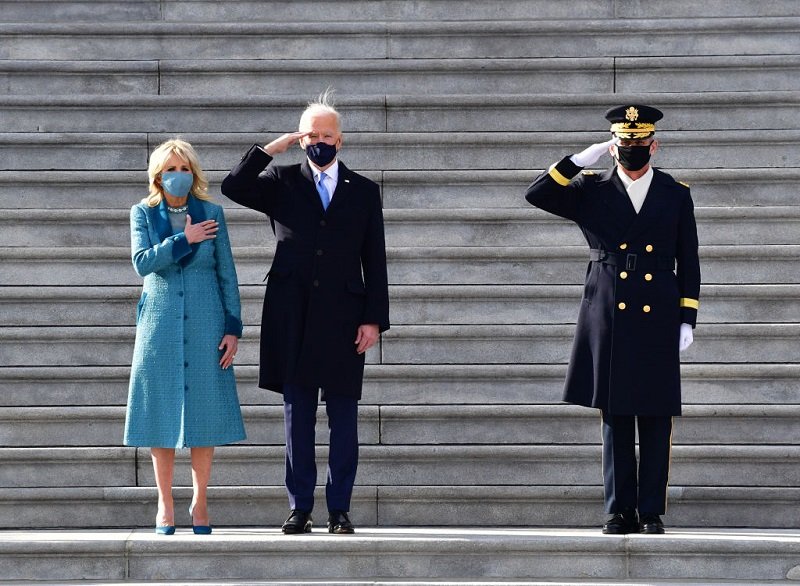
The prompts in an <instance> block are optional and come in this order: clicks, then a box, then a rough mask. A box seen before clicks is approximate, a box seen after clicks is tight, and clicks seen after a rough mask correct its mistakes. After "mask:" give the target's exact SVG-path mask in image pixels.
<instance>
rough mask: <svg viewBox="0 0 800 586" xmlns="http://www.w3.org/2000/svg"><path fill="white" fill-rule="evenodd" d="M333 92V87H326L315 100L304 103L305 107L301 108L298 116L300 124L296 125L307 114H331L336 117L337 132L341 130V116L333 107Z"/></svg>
mask: <svg viewBox="0 0 800 586" xmlns="http://www.w3.org/2000/svg"><path fill="white" fill-rule="evenodd" d="M335 92H336V90H335V89H333V88H332V87H328V88H326V89H325V91H324V92H322V93H321V94H320V95H319V96H318V97H317V99H316V100H312V101H310V102H309V103H308V105H306V109H305V110H303V114H302V115H301V116H300V124H299V125H298V126H302V125H303V120H304V119H305V118H306V117H308V116H314V115H316V114H333V116H335V117H336V126H337V128H338V129H339V132H341V131H342V117H341V116H340V115H339V112H338V111H337V110H336V108H335V107H334V101H333V94H334V93H335Z"/></svg>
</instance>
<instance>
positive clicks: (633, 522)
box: [603, 511, 639, 535]
mask: <svg viewBox="0 0 800 586" xmlns="http://www.w3.org/2000/svg"><path fill="white" fill-rule="evenodd" d="M638 532H639V519H637V518H636V511H626V512H624V513H614V514H613V515H611V517H609V518H608V521H606V522H605V524H604V525H603V533H605V534H606V535H626V534H628V533H638Z"/></svg>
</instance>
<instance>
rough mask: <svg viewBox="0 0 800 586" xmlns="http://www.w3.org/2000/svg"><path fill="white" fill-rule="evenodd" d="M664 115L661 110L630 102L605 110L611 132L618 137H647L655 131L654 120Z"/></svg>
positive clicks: (656, 120)
mask: <svg viewBox="0 0 800 586" xmlns="http://www.w3.org/2000/svg"><path fill="white" fill-rule="evenodd" d="M663 117H664V114H662V112H661V110H659V109H658V108H653V107H651V106H642V105H640V104H632V105H627V106H617V107H616V108H611V109H610V110H609V111H608V112H606V120H608V121H609V122H611V132H612V133H613V134H614V135H615V136H617V137H618V138H647V137H648V136H650V135H652V134H654V133H655V131H656V122H658V121H659V120H661V119H662V118H663Z"/></svg>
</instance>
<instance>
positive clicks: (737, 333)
mask: <svg viewBox="0 0 800 586" xmlns="http://www.w3.org/2000/svg"><path fill="white" fill-rule="evenodd" d="M631 310H632V311H637V310H636V309H635V308H631ZM638 311H640V312H641V309H639V310H638ZM8 330H10V332H15V330H16V328H8ZM574 334H575V327H574V326H572V325H541V326H540V325H489V326H483V325H470V326H451V325H435V326H397V327H394V328H392V329H391V330H389V331H388V332H385V333H384V334H383V337H382V340H381V363H383V364H486V363H490V364H515V363H517V364H530V363H534V364H552V363H566V362H567V361H568V360H569V356H570V351H571V348H572V340H573V337H574ZM798 335H800V324H797V323H794V324H763V325H762V324H760V325H754V324H705V325H703V326H702V328H701V329H700V330H698V331H697V335H696V338H695V344H694V345H693V346H691V347H690V348H689V349H688V350H686V351H685V352H684V353H683V354H682V356H681V359H682V361H683V362H717V363H719V362H723V363H730V362H735V363H747V362H760V363H771V362H779V363H785V362H791V363H797V362H800V348H799V347H798V345H797V344H795V343H794V341H793V339H794V337H795V336H798ZM13 343H14V344H17V345H19V343H20V342H18V341H16V340H15V341H14V342H13ZM85 344H86V342H84V345H85ZM4 349H5V348H4ZM30 353H31V352H29V355H30ZM9 354H11V352H9ZM9 358H10V360H9V362H8V364H9V365H15V364H17V363H16V362H13V359H14V357H13V355H12V356H10V357H9Z"/></svg>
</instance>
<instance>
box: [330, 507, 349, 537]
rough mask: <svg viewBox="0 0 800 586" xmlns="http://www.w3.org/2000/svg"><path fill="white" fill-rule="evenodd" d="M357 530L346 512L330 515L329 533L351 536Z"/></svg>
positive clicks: (336, 512)
mask: <svg viewBox="0 0 800 586" xmlns="http://www.w3.org/2000/svg"><path fill="white" fill-rule="evenodd" d="M355 532H356V529H355V527H353V524H352V523H351V522H350V518H349V517H348V516H347V513H345V512H344V511H331V512H330V513H328V533H339V534H350V533H355Z"/></svg>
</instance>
